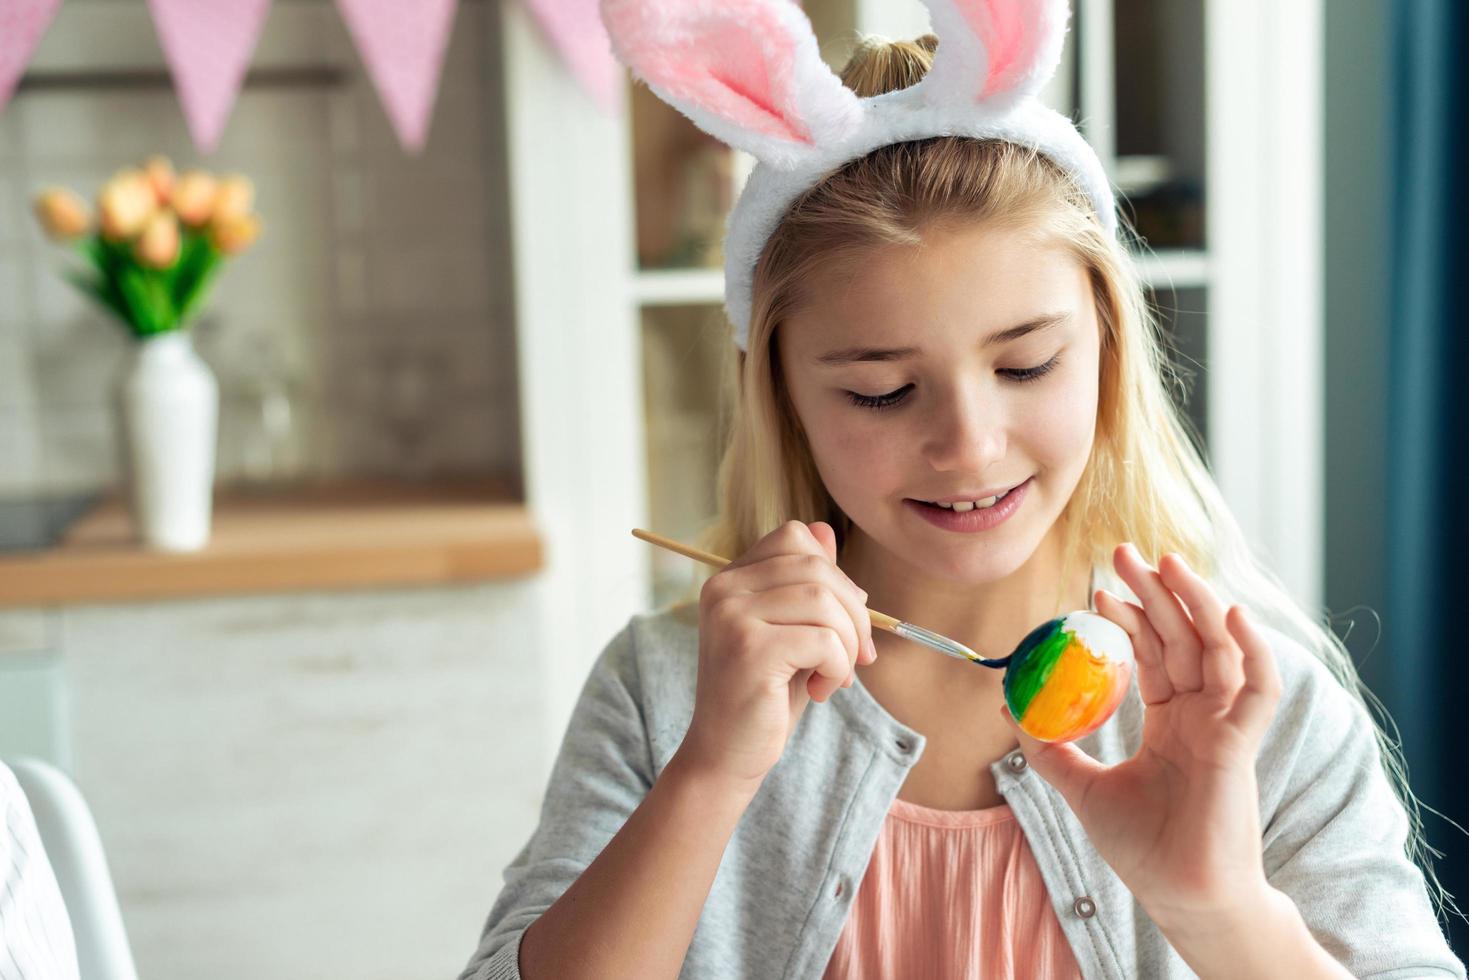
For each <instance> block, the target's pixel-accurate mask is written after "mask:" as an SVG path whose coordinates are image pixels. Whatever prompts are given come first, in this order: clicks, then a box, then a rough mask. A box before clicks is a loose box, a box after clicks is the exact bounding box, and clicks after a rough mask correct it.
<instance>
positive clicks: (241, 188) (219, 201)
mask: <svg viewBox="0 0 1469 980" xmlns="http://www.w3.org/2000/svg"><path fill="white" fill-rule="evenodd" d="M254 199H255V185H254V184H253V183H251V182H250V178H249V177H246V176H244V175H243V174H227V175H226V176H224V177H222V178H221V179H220V181H219V193H218V194H216V195H215V197H214V220H215V221H225V220H227V219H230V218H240V217H243V216H245V215H246V214H249V213H250V204H251V203H252V202H253V201H254Z"/></svg>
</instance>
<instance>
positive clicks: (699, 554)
mask: <svg viewBox="0 0 1469 980" xmlns="http://www.w3.org/2000/svg"><path fill="white" fill-rule="evenodd" d="M632 533H633V537H635V538H641V539H643V540H644V541H646V542H648V543H649V544H656V545H657V546H658V547H660V548H663V549H665V550H667V551H672V552H675V553H677V554H680V555H683V556H684V557H686V558H692V559H694V561H701V562H703V563H704V564H706V565H713V566H714V567H715V568H723V567H724V566H725V565H728V564H729V559H728V558H721V557H720V556H719V555H716V554H714V553H712V552H708V551H704V550H702V549H700V548H691V547H689V546H688V545H686V544H680V543H679V542H677V541H674V540H673V539H672V538H665V537H664V536H663V535H661V534H654V533H653V532H652V531H644V530H643V529H642V528H640V527H635V528H633V529H632ZM867 614H868V615H869V616H871V617H872V625H873V626H876V627H879V628H880V629H885V630H888V631H894V630H896V629H897V628H898V622H899V620H897V619H895V618H893V617H892V616H889V615H888V614H887V613H880V612H878V611H877V610H875V609H869V610H867Z"/></svg>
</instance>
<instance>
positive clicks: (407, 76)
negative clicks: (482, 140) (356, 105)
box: [337, 0, 455, 153]
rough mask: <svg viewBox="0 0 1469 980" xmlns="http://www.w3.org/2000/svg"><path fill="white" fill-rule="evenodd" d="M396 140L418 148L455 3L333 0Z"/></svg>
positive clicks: (438, 0) (442, 0)
mask: <svg viewBox="0 0 1469 980" xmlns="http://www.w3.org/2000/svg"><path fill="white" fill-rule="evenodd" d="M337 9H338V10H339V11H341V14H342V19H343V20H344V21H346V22H347V30H348V31H349V32H350V33H351V35H352V40H353V42H354V43H355V44H356V45H357V51H358V52H359V53H360V54H361V55H362V60H363V62H364V63H365V64H366V65H367V72H368V74H369V75H370V76H371V77H372V84H373V86H374V87H375V88H376V89H377V94H378V98H379V99H381V100H382V103H383V108H384V109H386V110H387V113H388V119H389V120H390V121H391V122H392V124H393V130H394V132H396V133H397V134H398V142H400V143H401V144H403V146H405V147H406V148H408V149H409V150H410V151H412V152H413V153H418V152H419V151H421V150H422V149H423V145H424V142H425V141H426V139H427V138H428V124H429V119H430V117H431V116H432V115H433V106H434V96H435V95H436V94H437V92H438V88H439V73H440V71H441V70H442V68H443V66H444V51H445V49H446V48H447V47H448V43H449V29H450V28H451V27H452V26H453V24H454V10H455V0H413V2H412V3H407V2H404V0H337Z"/></svg>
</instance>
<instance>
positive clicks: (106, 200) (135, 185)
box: [97, 169, 157, 241]
mask: <svg viewBox="0 0 1469 980" xmlns="http://www.w3.org/2000/svg"><path fill="white" fill-rule="evenodd" d="M156 207H157V199H156V198H154V196H153V188H152V187H151V186H150V185H149V183H148V178H147V177H145V176H144V175H143V171H141V170H135V169H128V170H119V171H118V172H117V173H116V174H114V175H113V177H112V179H111V180H109V181H108V182H107V183H106V184H104V185H103V186H102V191H101V193H100V194H99V195H98V197H97V212H98V214H99V215H100V216H101V219H102V234H103V235H104V236H105V237H106V238H109V239H111V240H113V241H120V240H122V239H125V238H132V237H133V236H134V235H136V234H138V232H140V231H142V230H143V225H144V224H145V223H146V222H147V221H148V218H149V216H150V215H152V213H153V211H154V209H155V208H156Z"/></svg>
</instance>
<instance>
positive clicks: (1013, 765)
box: [1005, 752, 1030, 772]
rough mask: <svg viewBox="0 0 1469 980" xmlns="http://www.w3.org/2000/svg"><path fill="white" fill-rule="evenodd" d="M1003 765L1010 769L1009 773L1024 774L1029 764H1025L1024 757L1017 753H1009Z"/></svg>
mask: <svg viewBox="0 0 1469 980" xmlns="http://www.w3.org/2000/svg"><path fill="white" fill-rule="evenodd" d="M1005 765H1006V766H1008V767H1009V768H1010V771H1011V772H1024V771H1025V767H1026V766H1028V765H1030V763H1028V762H1026V761H1025V756H1023V755H1021V754H1020V753H1019V752H1011V753H1010V755H1009V757H1008V758H1006V759H1005Z"/></svg>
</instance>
